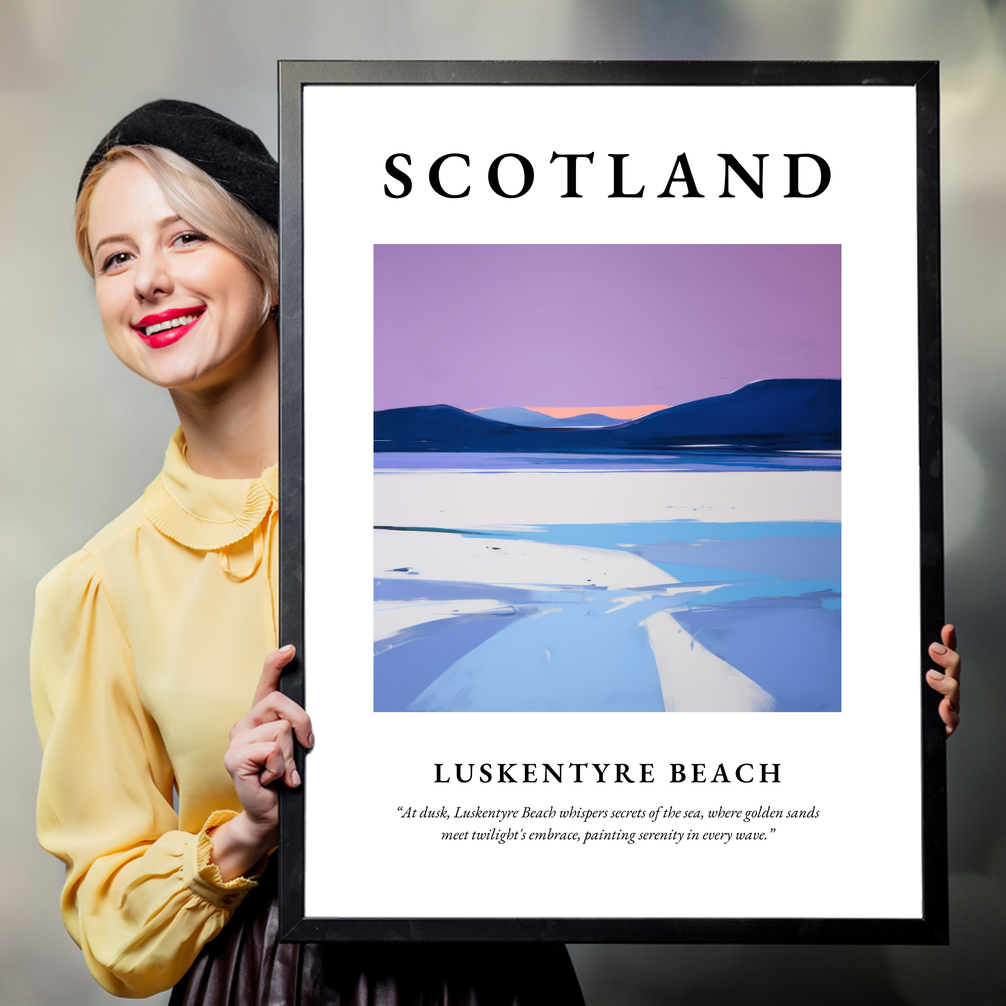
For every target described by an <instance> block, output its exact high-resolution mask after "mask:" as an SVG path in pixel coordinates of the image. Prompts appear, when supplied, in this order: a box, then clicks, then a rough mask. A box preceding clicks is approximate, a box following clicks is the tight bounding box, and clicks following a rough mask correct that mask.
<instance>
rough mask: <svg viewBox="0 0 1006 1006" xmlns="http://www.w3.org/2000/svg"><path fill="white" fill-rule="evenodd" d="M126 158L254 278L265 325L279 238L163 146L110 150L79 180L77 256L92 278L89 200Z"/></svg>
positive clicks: (275, 288)
mask: <svg viewBox="0 0 1006 1006" xmlns="http://www.w3.org/2000/svg"><path fill="white" fill-rule="evenodd" d="M126 158H132V159H134V160H137V161H139V162H140V163H141V164H142V165H143V166H144V167H145V168H146V169H147V170H148V171H149V172H150V173H151V174H152V175H153V176H154V180H155V181H156V182H157V184H158V185H159V186H160V187H161V191H162V192H163V193H164V198H165V199H166V200H167V201H168V205H169V206H170V207H171V208H172V209H173V210H174V211H175V212H176V213H177V214H178V215H179V216H180V217H181V218H182V219H183V220H185V221H186V222H187V223H189V224H191V225H192V226H193V227H195V228H196V229H197V230H200V231H202V232H203V233H204V234H206V236H207V237H209V238H212V239H213V240H214V241H216V242H217V243H218V244H221V245H223V246H224V247H225V248H227V249H229V250H230V251H232V252H234V254H235V255H237V257H238V258H239V259H241V261H242V262H244V264H245V265H246V266H248V268H249V269H251V271H252V272H253V273H255V275H256V276H257V277H258V278H259V281H260V282H261V284H262V293H263V303H262V322H263V323H264V322H265V320H266V318H267V317H268V316H269V312H270V311H271V310H272V306H273V304H275V303H276V300H277V298H278V293H279V236H278V235H277V233H276V231H275V229H274V228H273V227H271V226H270V225H269V224H267V223H266V222H265V221H264V220H263V219H262V218H261V217H260V216H258V214H256V213H253V212H252V211H251V210H250V209H248V207H247V206H245V205H244V204H243V203H242V202H240V201H239V200H237V199H235V198H234V196H232V195H231V194H230V193H229V192H228V191H227V190H226V189H225V188H224V187H223V186H222V185H221V184H220V183H219V182H218V181H216V180H215V179H213V178H211V177H210V176H209V175H208V174H206V172H205V171H203V169H202V168H199V167H197V166H196V165H195V164H193V163H192V162H191V161H189V160H187V159H186V158H184V157H181V156H179V155H178V154H176V153H175V152H174V151H173V150H168V149H167V148H165V147H151V146H141V145H137V146H131V147H123V146H120V147H112V149H111V150H109V151H108V153H106V154H105V156H104V157H103V158H102V159H101V160H100V161H98V163H97V164H96V165H95V166H94V168H92V170H91V173H90V174H89V175H88V176H87V179H86V180H85V181H84V185H83V187H82V188H81V190H80V195H79V196H77V206H76V209H75V210H74V220H73V225H74V238H75V240H76V243H77V254H78V255H79V256H80V260H81V262H83V263H84V268H85V269H86V270H87V271H88V273H89V274H90V276H91V278H92V279H93V278H94V259H93V258H92V256H91V246H90V245H89V244H88V240H87V227H88V221H89V217H90V209H91V198H92V196H93V195H94V190H95V187H96V186H97V184H98V182H99V181H100V180H101V179H102V178H103V177H104V176H105V175H106V174H107V173H108V171H109V169H110V168H111V167H112V165H114V164H115V162H116V161H121V160H125V159H126Z"/></svg>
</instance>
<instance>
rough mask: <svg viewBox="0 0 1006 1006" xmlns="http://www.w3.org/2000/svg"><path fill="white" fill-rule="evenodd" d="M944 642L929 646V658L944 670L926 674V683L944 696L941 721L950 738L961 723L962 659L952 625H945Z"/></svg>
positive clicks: (941, 635) (941, 634)
mask: <svg viewBox="0 0 1006 1006" xmlns="http://www.w3.org/2000/svg"><path fill="white" fill-rule="evenodd" d="M940 639H941V640H942V642H939V643H931V644H930V645H929V656H930V658H931V659H932V660H933V662H934V663H936V664H938V665H939V666H940V667H941V668H942V670H936V669H933V670H930V671H927V672H926V682H927V683H928V685H929V687H930V688H932V689H933V690H934V691H937V692H939V693H940V694H941V695H942V696H943V701H942V702H940V719H942V720H943V722H944V724H946V729H947V736H948V737H949V736H950V735H951V734H952V733H953V732H954V731H955V730H956V729H957V725H958V723H960V719H961V717H960V708H961V707H960V690H961V686H960V674H961V657H960V654H959V653H957V650H956V647H957V632H956V630H955V629H954V627H953V626H952V625H944V626H943V629H942V631H941V632H940Z"/></svg>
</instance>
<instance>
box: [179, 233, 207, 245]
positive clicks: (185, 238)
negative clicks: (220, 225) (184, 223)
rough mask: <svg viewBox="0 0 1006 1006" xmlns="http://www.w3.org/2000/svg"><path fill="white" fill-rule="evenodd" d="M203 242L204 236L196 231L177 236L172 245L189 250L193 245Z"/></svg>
mask: <svg viewBox="0 0 1006 1006" xmlns="http://www.w3.org/2000/svg"><path fill="white" fill-rule="evenodd" d="M205 240H206V235H205V234H200V233H199V232H198V231H186V232H185V233H184V234H179V235H178V237H176V238H175V241H174V243H175V244H176V245H180V246H181V247H182V248H191V247H192V246H193V245H197V244H202V243H203V242H204V241H205Z"/></svg>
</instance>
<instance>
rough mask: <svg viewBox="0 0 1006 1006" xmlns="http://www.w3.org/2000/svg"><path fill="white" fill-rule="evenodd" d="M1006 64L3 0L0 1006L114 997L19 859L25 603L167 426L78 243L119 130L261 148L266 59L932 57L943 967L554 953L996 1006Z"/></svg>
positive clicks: (915, 28)
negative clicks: (151, 114)
mask: <svg viewBox="0 0 1006 1006" xmlns="http://www.w3.org/2000/svg"><path fill="white" fill-rule="evenodd" d="M1004 54H1006V4H1003V3H1000V2H996V0H705V2H675V0H664V2H661V0H538V2H535V0H481V2H480V0H399V2H397V3H395V2H391V0H369V2H364V0H329V2H325V0H297V2H292V0H291V2H286V3H281V2H279V0H162V2H160V3H153V2H147V0H88V2H87V3H80V2H79V0H2V3H0V82H2V83H0V137H2V143H0V149H2V152H3V153H2V156H0V235H2V242H0V257H2V263H3V265H2V268H0V290H2V298H0V304H3V305H4V307H3V309H2V310H3V315H4V316H3V319H2V321H0V340H2V342H0V354H2V355H0V387H2V389H3V390H2V394H0V417H2V425H0V429H2V430H3V436H2V437H0V550H2V551H0V554H2V560H0V561H2V569H3V576H2V577H0V591H2V598H3V603H2V604H0V620H2V623H0V624H2V632H0V639H2V641H3V642H2V645H0V683H2V694H4V695H5V696H6V698H5V700H4V706H5V708H6V710H7V712H6V715H5V717H4V726H3V729H0V765H2V766H3V772H2V773H0V775H2V782H0V786H2V801H0V805H2V807H3V821H4V826H3V828H2V829H0V863H2V864H3V882H2V884H0V1006H42V1004H46V1006H48V1004H74V1006H86V1004H89V1003H99V1002H104V1001H106V1000H107V999H108V997H107V996H106V995H105V994H104V993H103V992H102V991H101V990H100V989H99V988H98V986H97V985H95V984H94V983H93V982H92V981H91V979H90V977H89V976H88V975H87V973H86V970H85V968H84V965H83V963H82V960H81V958H80V954H79V952H78V951H77V950H76V948H75V947H74V946H73V945H72V943H71V942H70V940H69V938H68V937H67V936H66V934H65V932H64V931H63V929H62V925H61V922H60V920H59V914H58V910H57V896H58V890H59V886H60V876H61V868H60V867H59V865H58V864H57V863H56V862H55V861H54V860H53V861H50V859H49V857H47V856H46V855H45V854H44V853H42V852H41V851H40V850H39V849H38V848H37V846H36V844H35V839H34V828H33V805H34V798H35V784H36V778H37V770H38V763H39V750H38V740H37V737H36V735H35V732H34V728H33V725H32V721H31V714H30V706H29V696H28V682H27V655H28V637H29V630H30V624H31V611H32V590H33V587H34V584H35V582H36V581H37V580H38V579H39V577H40V576H41V575H42V574H43V573H44V572H45V571H46V570H47V569H49V568H50V567H51V566H53V565H54V564H55V563H56V562H58V561H59V560H60V559H61V558H62V557H63V556H65V555H66V554H68V553H69V552H71V551H73V550H75V549H76V548H78V547H79V546H80V545H81V544H82V543H83V542H84V541H85V540H86V539H87V538H88V537H89V536H90V535H91V534H92V533H93V532H94V531H95V530H96V529H97V528H98V527H100V526H101V525H102V524H103V523H104V522H105V521H106V520H108V519H109V518H110V517H111V516H113V515H114V514H116V513H118V512H119V511H120V510H122V509H123V508H124V507H125V506H126V505H128V504H129V503H130V502H132V500H133V499H135V498H136V497H137V496H138V495H139V493H140V492H141V490H142V489H143V487H144V486H145V485H146V483H147V482H148V481H149V480H150V479H151V478H152V477H153V475H154V474H155V473H156V472H157V470H158V469H159V466H160V460H161V457H162V455H163V450H164V446H165V443H166V440H167V437H168V434H169V432H170V431H171V429H172V428H173V427H174V422H175V420H174V416H173V413H172V411H171V408H170V405H169V403H168V399H167V396H166V395H165V394H164V393H163V392H160V391H158V390H156V389H154V388H152V387H148V386H146V385H144V384H143V382H142V381H140V380H138V379H137V378H136V377H134V376H133V375H132V374H129V373H128V372H127V371H126V370H125V369H124V368H123V367H122V366H121V365H120V364H119V363H118V362H117V361H116V360H115V359H114V358H113V357H112V355H111V353H110V352H109V351H108V350H107V348H106V347H105V345H104V340H103V338H102V335H101V330H100V326H99V323H98V318H97V313H96V311H95V308H94V304H93V301H92V295H91V290H90V283H89V280H88V278H87V276H86V275H85V274H84V272H83V270H82V269H81V267H80V265H79V264H78V262H77V260H76V257H75V254H74V251H73V247H72V241H71V232H70V221H71V211H72V203H73V195H74V191H75V186H76V182H77V177H78V172H79V171H80V169H81V167H82V165H83V162H84V160H85V158H86V157H87V155H88V153H89V152H90V150H91V149H92V146H93V145H94V143H95V142H96V141H97V140H98V138H99V137H100V136H101V135H102V134H103V133H104V132H105V130H106V129H107V128H108V127H109V126H110V125H111V124H112V123H113V122H115V121H116V120H117V119H118V118H119V117H120V116H121V115H122V114H124V113H125V112H126V111H128V110H130V109H131V108H133V107H135V106H136V105H138V104H140V103H141V102H143V101H147V100H149V99H152V98H159V97H166V96H171V97H180V98H188V99H193V100H197V101H200V102H203V103H205V104H208V105H210V106H211V107H213V108H217V109H219V110H220V111H222V112H225V113H227V114H229V115H231V116H232V117H233V118H235V119H238V120H239V121H241V122H244V123H247V124H248V125H250V126H252V127H253V128H254V129H256V130H257V131H258V132H259V133H261V135H262V136H263V137H264V138H265V139H266V141H267V142H268V143H269V144H270V145H271V146H272V147H273V149H275V139H276V121H275V120H276V99H275V75H276V70H275V61H276V60H277V59H279V58H301V59H303V58H310V59H324V58H328V59H331V58H410V59H411V58H417V59H422V58H459V59H460V58H467V59H472V58H507V59H510V58H514V59H517V58H523V59H530V58H534V59H548V58H563V59H568V58H574V59H576V58H589V59H594V58H607V59H628V58H633V59H635V58H647V59H651V58H668V59H681V58H690V59H775V58H785V59H923V58H924V59H940V60H941V61H942V80H943V134H942V140H943V155H942V157H943V264H944V288H943V289H944V338H945V342H944V345H945V371H944V373H945V381H944V387H945V397H946V411H945V415H946V444H947V451H946V454H947V458H946V475H947V488H946V500H947V542H948V549H949V552H948V565H947V590H948V594H947V598H948V600H947V614H948V617H949V618H950V619H952V620H954V621H955V622H956V623H957V625H958V626H959V629H960V632H961V637H962V640H963V648H964V650H965V652H966V679H967V680H966V689H967V695H966V698H965V703H964V726H963V728H962V730H961V733H960V734H959V736H957V737H955V738H954V739H953V741H952V743H951V745H950V749H951V750H950V759H949V761H950V765H949V788H950V799H949V806H950V864H951V871H952V876H951V893H952V924H953V945H952V946H951V947H949V948H921V949H920V948H914V949H913V948H888V947H869V948H851V947H822V948H790V947H774V948H764V947H762V948H758V947H659V946H658V947H628V946H605V947H589V946H583V947H574V948H573V957H574V961H575V963H576V966H577V969H578V971H579V973H580V976H581V979H582V982H583V987H584V991H585V993H586V997H587V1002H588V1004H590V1006H596V1004H608V1003H613V1004H614V1003H617V1004H626V1006H644V1004H647V1006H649V1004H658V1003H686V1004H696V1006H698V1004H713V1003H716V1004H719V1003H724V1002H731V1003H736V1004H746V1003H752V1004H753V1003H762V1002H814V1003H833V1002H834V1003H839V1002H843V1003H844V1002H847V1001H850V1000H852V1001H856V1002H859V1003H892V1004H893V1003H910V1004H914V1006H923V1004H930V1003H931V1004H941V1006H952V1004H957V1003H959V1004H975V1006H979V1004H981V1006H991V1004H993V1003H1003V1002H1006V953H1004V952H1003V951H1004V945H1006V940H1004V937H1006V920H1004V909H1006V782H1004V778H1006V774H1004V772H1003V768H1004V761H1006V760H1004V740H1003V730H1002V727H1003V723H1004V722H1006V719H1004V712H1006V678H1004V676H1003V674H1002V673H1001V658H1000V639H999V634H998V631H997V624H998V622H999V621H1000V620H1001V615H1000V609H1001V607H1002V604H1001V600H1000V599H1001V597H1002V591H1003V577H1002V557H1003V554H1004V550H1003V545H1004V539H1006V530H1004V525H1003V521H1002V520H1001V516H1000V515H1001V514H1002V512H1003V502H1004V495H1006V475H1004V472H1006V436H1004V435H1003V434H1004V431H1006V416H1004V412H1006V404H1004V400H1003V396H1002V394H1001V393H1000V387H1001V384H1002V381H1003V377H1004V375H1006V343H1004V340H1003V338H1002V334H1001V330H1002V327H1003V324H1004V320H1006V246H1004V241H1003V233H1004V227H1006V59H1004ZM997 616H999V617H998V618H997ZM878 617H882V613H881V612H878ZM847 659H858V660H864V661H869V660H870V655H869V653H859V654H856V653H853V654H851V655H849V656H848V657H847ZM879 670H881V669H879V668H878V671H879ZM864 826H865V827H866V828H876V829H882V828H883V827H884V822H883V821H882V820H877V821H870V822H864Z"/></svg>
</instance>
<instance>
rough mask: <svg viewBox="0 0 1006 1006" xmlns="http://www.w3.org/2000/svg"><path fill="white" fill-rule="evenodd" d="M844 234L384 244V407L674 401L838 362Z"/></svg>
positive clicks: (380, 257)
mask: <svg viewBox="0 0 1006 1006" xmlns="http://www.w3.org/2000/svg"><path fill="white" fill-rule="evenodd" d="M840 312H841V247H840V246H839V245H376V246H375V248H374V364H375V365H374V408H375V409H392V408H400V407H402V406H406V405H436V404H439V403H445V404H448V405H455V406H457V407H459V408H462V409H485V408H495V407H499V406H505V405H518V406H524V407H532V406H567V407H577V408H578V407H580V406H584V407H591V406H601V405H623V406H629V405H654V404H662V405H677V404H679V403H680V402H687V401H691V400H693V399H696V398H705V397H707V396H709V395H722V394H726V393H728V392H730V391H735V390H736V389H737V388H740V387H742V386H743V385H745V384H748V383H750V382H751V381H757V380H763V379H765V378H770V377H840V376H841V370H840V367H841V313H840Z"/></svg>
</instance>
